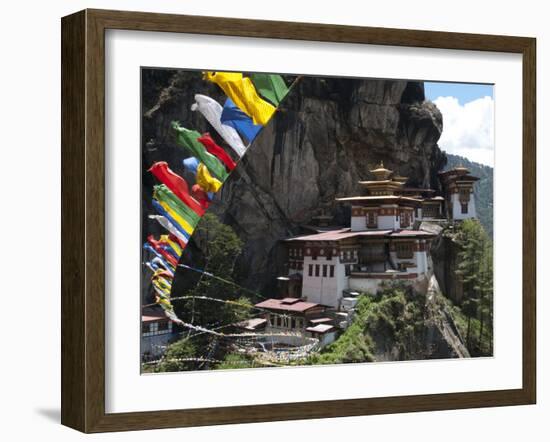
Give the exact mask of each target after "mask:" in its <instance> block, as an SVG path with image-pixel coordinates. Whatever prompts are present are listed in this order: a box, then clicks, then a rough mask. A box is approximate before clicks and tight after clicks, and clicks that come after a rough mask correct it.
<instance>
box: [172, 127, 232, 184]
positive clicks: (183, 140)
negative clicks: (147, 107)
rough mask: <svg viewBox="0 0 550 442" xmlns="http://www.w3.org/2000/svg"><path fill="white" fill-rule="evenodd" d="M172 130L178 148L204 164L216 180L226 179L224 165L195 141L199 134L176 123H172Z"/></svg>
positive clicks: (222, 180)
mask: <svg viewBox="0 0 550 442" xmlns="http://www.w3.org/2000/svg"><path fill="white" fill-rule="evenodd" d="M172 129H174V130H175V131H176V140H177V142H178V144H179V145H180V146H182V147H184V148H185V149H187V150H188V151H189V153H190V154H191V155H192V156H194V157H195V158H197V159H198V160H199V161H200V162H202V163H204V165H205V166H206V167H207V168H208V170H209V172H210V173H211V174H212V175H214V176H215V177H216V178H217V179H218V180H220V181H221V182H224V181H225V180H226V179H227V176H228V173H227V171H226V170H225V167H224V165H223V164H222V163H221V162H220V160H218V159H217V158H216V157H215V156H214V155H212V154H211V153H209V152H208V151H207V150H206V148H205V147H204V146H203V145H202V143H201V142H200V141H198V140H197V138H199V137H200V136H201V134H200V133H199V132H197V131H196V130H190V129H186V128H185V127H182V126H180V125H179V123H178V122H176V121H172Z"/></svg>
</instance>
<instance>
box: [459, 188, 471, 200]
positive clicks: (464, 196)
mask: <svg viewBox="0 0 550 442" xmlns="http://www.w3.org/2000/svg"><path fill="white" fill-rule="evenodd" d="M458 195H459V198H460V201H469V200H470V189H467V188H466V189H460V190H459V191H458Z"/></svg>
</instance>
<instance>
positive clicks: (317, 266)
mask: <svg viewBox="0 0 550 442" xmlns="http://www.w3.org/2000/svg"><path fill="white" fill-rule="evenodd" d="M319 267H320V266H319V264H315V276H319Z"/></svg>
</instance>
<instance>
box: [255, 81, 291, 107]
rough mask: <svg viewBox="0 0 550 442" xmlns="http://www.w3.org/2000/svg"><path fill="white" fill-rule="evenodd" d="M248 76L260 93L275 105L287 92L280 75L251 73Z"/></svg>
mask: <svg viewBox="0 0 550 442" xmlns="http://www.w3.org/2000/svg"><path fill="white" fill-rule="evenodd" d="M250 78H251V79H252V83H254V86H255V87H256V90H257V91H258V92H259V93H260V95H262V96H263V97H264V98H267V99H268V100H269V101H271V102H272V103H273V104H274V105H275V106H278V105H279V103H280V102H281V100H282V99H283V98H285V95H286V94H287V93H288V87H287V86H286V83H285V81H284V80H283V77H281V76H280V75H277V74H251V76H250Z"/></svg>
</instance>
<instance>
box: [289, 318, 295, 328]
mask: <svg viewBox="0 0 550 442" xmlns="http://www.w3.org/2000/svg"><path fill="white" fill-rule="evenodd" d="M290 328H296V319H295V318H290Z"/></svg>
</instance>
